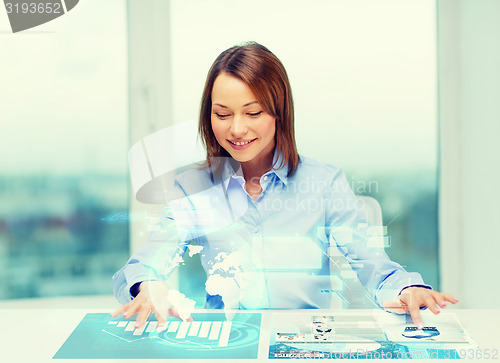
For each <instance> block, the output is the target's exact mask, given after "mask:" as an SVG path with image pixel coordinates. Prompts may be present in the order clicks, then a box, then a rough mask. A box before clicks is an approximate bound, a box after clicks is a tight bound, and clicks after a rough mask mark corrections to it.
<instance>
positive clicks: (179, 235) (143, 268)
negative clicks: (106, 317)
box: [112, 203, 192, 304]
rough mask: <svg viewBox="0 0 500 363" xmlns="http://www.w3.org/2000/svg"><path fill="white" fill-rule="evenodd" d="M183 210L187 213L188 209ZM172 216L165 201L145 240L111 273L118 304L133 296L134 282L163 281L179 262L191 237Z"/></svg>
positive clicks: (187, 229)
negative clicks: (125, 261) (156, 222)
mask: <svg viewBox="0 0 500 363" xmlns="http://www.w3.org/2000/svg"><path fill="white" fill-rule="evenodd" d="M184 213H190V210H189V208H187V209H186V210H185V211H184ZM174 215H175V213H174V212H173V209H172V206H171V204H170V203H169V204H168V205H167V206H166V207H165V208H164V211H163V213H162V215H161V217H160V221H159V222H158V225H157V226H156V228H155V229H156V230H155V231H154V232H152V233H151V234H150V236H149V239H148V241H147V242H146V243H145V244H144V245H143V246H142V247H141V248H140V249H139V250H138V251H137V252H136V253H134V254H133V255H132V257H131V258H130V259H129V260H128V261H127V263H126V264H125V266H124V267H122V268H121V269H120V270H119V271H118V272H116V273H115V274H114V276H113V279H112V283H113V292H114V295H115V297H116V299H117V300H118V302H120V303H121V304H126V303H128V302H130V301H131V300H132V299H133V298H134V296H133V295H132V294H131V288H132V286H134V285H135V284H136V283H139V282H142V281H158V280H163V281H164V280H166V279H167V278H168V277H169V276H170V274H171V273H172V272H173V271H174V270H175V269H176V267H177V266H178V265H179V264H181V263H182V262H183V255H184V253H185V251H186V249H187V245H188V244H189V242H190V240H191V239H192V236H191V233H190V230H189V228H187V227H186V226H183V225H179V223H176V221H175V219H174Z"/></svg>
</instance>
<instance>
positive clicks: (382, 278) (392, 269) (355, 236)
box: [325, 170, 431, 306]
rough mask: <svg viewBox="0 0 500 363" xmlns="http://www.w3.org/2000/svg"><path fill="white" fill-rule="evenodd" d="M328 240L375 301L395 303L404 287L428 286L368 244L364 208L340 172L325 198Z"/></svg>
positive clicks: (381, 249) (380, 250)
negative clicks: (393, 301) (392, 301)
mask: <svg viewBox="0 0 500 363" xmlns="http://www.w3.org/2000/svg"><path fill="white" fill-rule="evenodd" d="M325 198H326V200H327V201H328V203H327V208H326V209H327V211H326V220H325V225H326V226H327V233H328V234H327V237H328V239H329V243H330V248H336V249H337V250H338V251H339V252H340V254H341V255H342V256H343V257H344V258H345V259H346V260H347V261H348V262H349V264H350V266H351V268H352V269H353V271H354V272H356V274H357V276H358V278H359V280H360V282H361V284H362V285H363V286H364V287H365V288H366V289H367V290H368V292H369V293H370V295H371V297H372V298H373V299H374V301H375V302H376V303H377V304H379V305H380V306H381V304H382V302H384V301H387V300H394V299H396V298H397V296H398V295H399V293H400V292H401V290H402V289H404V288H405V287H409V286H413V285H419V286H422V287H426V288H431V287H430V286H429V285H426V284H425V283H424V281H423V279H422V277H421V276H420V274H418V273H416V272H407V271H406V270H405V269H404V268H403V267H401V265H399V264H398V263H396V262H393V261H391V260H390V259H389V257H388V256H387V254H386V253H385V250H384V247H383V246H380V245H371V244H369V243H368V238H367V231H368V223H367V219H366V216H365V213H364V210H363V204H362V203H361V202H360V200H358V199H357V198H356V196H355V195H354V193H353V191H352V190H351V188H350V186H349V184H348V182H347V179H346V177H345V174H344V173H343V172H342V171H341V170H338V171H337V172H336V174H335V176H334V177H333V180H332V182H331V184H330V186H329V187H328V188H327V190H326V195H325Z"/></svg>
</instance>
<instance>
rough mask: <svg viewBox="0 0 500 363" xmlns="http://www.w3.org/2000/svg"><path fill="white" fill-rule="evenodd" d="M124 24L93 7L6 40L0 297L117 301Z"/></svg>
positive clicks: (113, 11)
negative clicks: (113, 282) (76, 297)
mask: <svg viewBox="0 0 500 363" xmlns="http://www.w3.org/2000/svg"><path fill="white" fill-rule="evenodd" d="M1 16H2V17H4V16H5V19H3V18H2V22H1V24H2V28H3V29H4V30H7V29H8V23H7V19H6V14H5V13H3V14H2V15H1ZM125 24H126V14H125V2H124V1H123V0H112V1H106V2H100V1H97V0H88V1H81V2H79V4H78V6H76V7H75V8H74V9H73V10H72V11H71V12H69V13H68V14H66V15H65V16H63V17H60V18H58V19H56V20H54V21H52V22H50V23H47V24H45V25H43V26H41V27H37V28H33V29H31V30H28V31H25V32H22V33H19V34H10V33H9V32H7V31H4V32H2V33H1V34H0V48H1V49H2V59H1V61H0V64H1V65H2V76H1V77H2V78H1V79H2V80H1V84H2V87H0V99H1V100H2V107H0V120H1V124H0V129H1V132H0V134H1V138H2V142H1V143H0V155H2V157H0V265H1V268H0V299H12V298H30V297H45V296H61V295H86V294H110V293H111V276H112V275H113V273H114V272H115V271H116V270H117V269H119V268H120V267H121V266H122V265H123V264H124V262H125V261H126V260H127V258H128V255H129V252H128V245H129V242H128V236H129V232H128V220H127V219H126V218H123V216H124V215H125V214H124V213H120V212H126V211H127V209H128V195H129V194H128V189H129V186H128V185H129V181H128V180H129V179H128V170H127V149H128V120H127V70H126V69H127V67H126V65H127V52H126V44H127V38H126V26H125Z"/></svg>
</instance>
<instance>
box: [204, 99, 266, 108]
mask: <svg viewBox="0 0 500 363" xmlns="http://www.w3.org/2000/svg"><path fill="white" fill-rule="evenodd" d="M254 103H259V102H258V101H252V102H248V103H245V104H244V105H243V107H247V106H250V105H253V104H254ZM213 106H220V107H222V108H228V107H227V106H224V105H221V104H220V103H214V104H213V105H212V107H213Z"/></svg>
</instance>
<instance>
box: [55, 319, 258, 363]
mask: <svg viewBox="0 0 500 363" xmlns="http://www.w3.org/2000/svg"><path fill="white" fill-rule="evenodd" d="M193 318H194V321H193V322H183V321H180V320H178V319H174V318H171V319H170V318H169V319H168V320H167V324H166V325H165V326H164V327H162V329H161V330H160V329H158V321H156V318H155V316H154V315H153V316H152V317H150V319H149V321H147V322H146V324H144V325H143V326H142V327H141V328H139V329H135V320H133V318H131V319H130V320H126V319H123V318H110V316H109V315H108V314H87V315H86V316H85V317H84V318H83V320H82V321H81V322H80V324H79V325H78V326H77V327H76V329H75V330H74V331H73V333H72V334H71V335H70V337H69V338H68V339H67V340H66V342H65V343H64V344H63V346H62V347H61V348H60V349H59V351H58V352H57V353H56V355H55V356H54V359H68V358H69V359H71V358H73V359H79V358H103V359H105V358H142V359H148V358H188V359H189V358H190V359H197V358H205V359H208V358H233V359H234V358H257V353H258V345H259V332H260V323H261V315H260V314H259V313H238V314H236V315H235V316H234V318H233V320H231V321H229V320H226V317H225V315H224V314H223V313H195V314H193Z"/></svg>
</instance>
